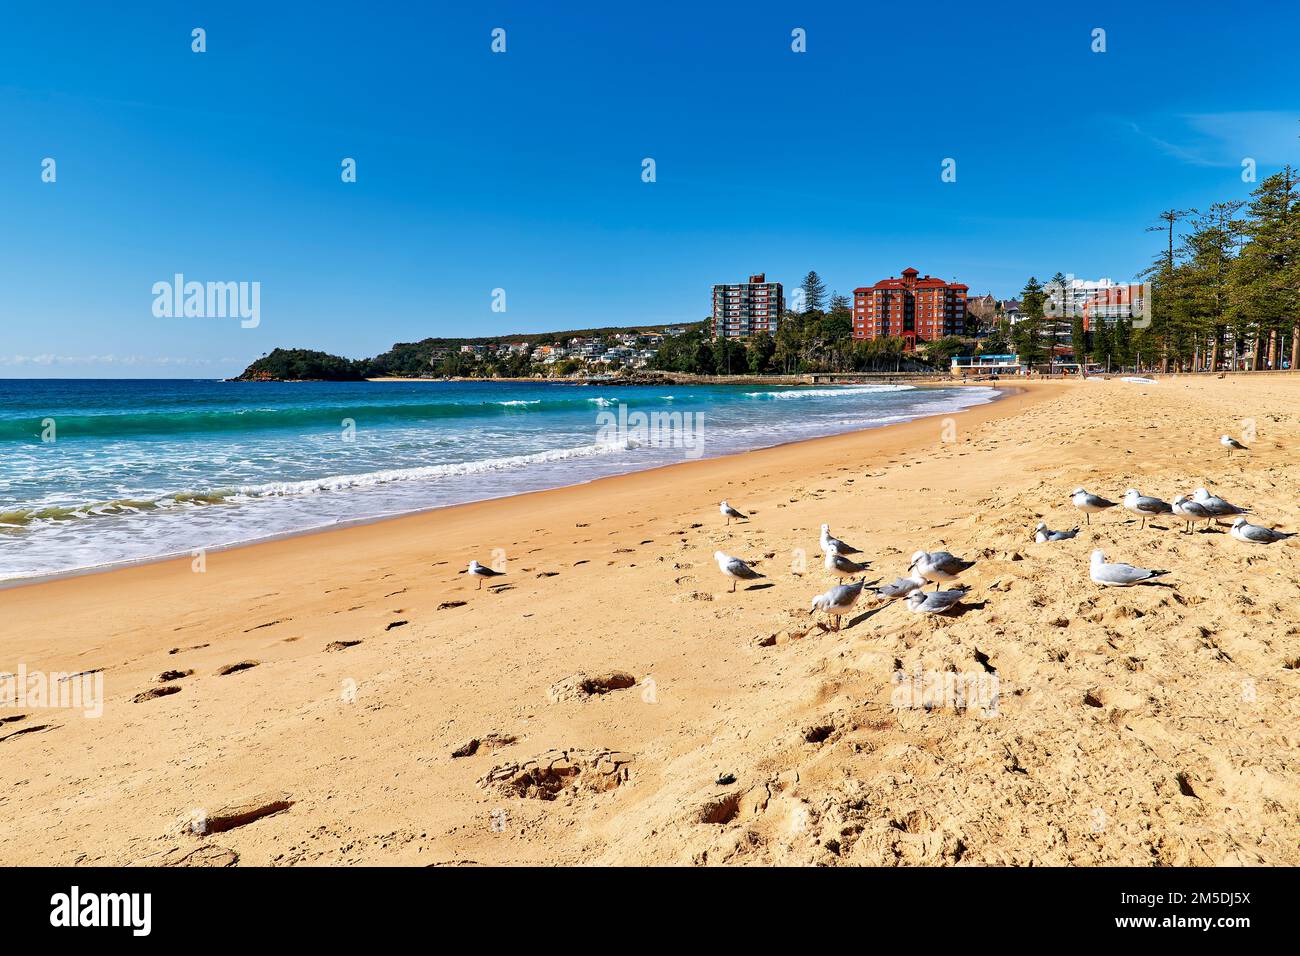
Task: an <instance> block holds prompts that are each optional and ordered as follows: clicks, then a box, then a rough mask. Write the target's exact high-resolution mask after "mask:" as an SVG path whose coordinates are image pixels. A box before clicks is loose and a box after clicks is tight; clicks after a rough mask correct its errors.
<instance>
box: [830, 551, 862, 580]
mask: <svg viewBox="0 0 1300 956" xmlns="http://www.w3.org/2000/svg"><path fill="white" fill-rule="evenodd" d="M868 563H869V562H864V563H862V564H859V563H858V562H856V561H850V560H849V559H848V558H846V557H844V555H842V554H836V553H835V552H834V551H832V550H830V549H829V548H828V549H827V550H826V570H827V571H829V572H830V573H831V574H838V575H839V576H840V577H842V578H853V577H857V576H858V575H859V574H866V573H867V564H868Z"/></svg>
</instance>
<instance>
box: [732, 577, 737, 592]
mask: <svg viewBox="0 0 1300 956" xmlns="http://www.w3.org/2000/svg"><path fill="white" fill-rule="evenodd" d="M731 593H732V594H735V593H736V579H735V578H732V579H731Z"/></svg>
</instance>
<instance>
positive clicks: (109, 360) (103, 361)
mask: <svg viewBox="0 0 1300 956" xmlns="http://www.w3.org/2000/svg"><path fill="white" fill-rule="evenodd" d="M211 364H212V360H211V359H203V358H185V357H177V356H169V355H156V356H150V355H111V354H110V355H54V354H52V353H50V352H42V353H40V354H39V355H0V365H28V366H31V365H35V366H51V365H117V366H132V365H181V366H184V365H194V366H206V365H211Z"/></svg>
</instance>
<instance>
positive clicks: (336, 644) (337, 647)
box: [325, 641, 361, 651]
mask: <svg viewBox="0 0 1300 956" xmlns="http://www.w3.org/2000/svg"><path fill="white" fill-rule="evenodd" d="M360 643H361V642H360V641H330V642H329V643H328V644H326V645H325V650H326V651H345V650H347V649H348V648H349V647H356V646H357V645H358V644H360Z"/></svg>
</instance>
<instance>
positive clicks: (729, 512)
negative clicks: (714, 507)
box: [718, 500, 749, 524]
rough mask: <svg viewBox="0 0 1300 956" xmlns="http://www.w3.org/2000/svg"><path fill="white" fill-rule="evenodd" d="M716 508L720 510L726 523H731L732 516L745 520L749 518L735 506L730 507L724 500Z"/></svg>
mask: <svg viewBox="0 0 1300 956" xmlns="http://www.w3.org/2000/svg"><path fill="white" fill-rule="evenodd" d="M718 510H719V511H720V512H722V516H723V517H724V518H726V519H727V524H731V519H732V518H743V519H744V520H746V521H748V520H749V515H747V514H742V513H741V512H739V511H737V510H736V509H735V508H733V507H731V505H729V504H727V502H726V501H725V500H724V501H723V502H722V504H720V505H718Z"/></svg>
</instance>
